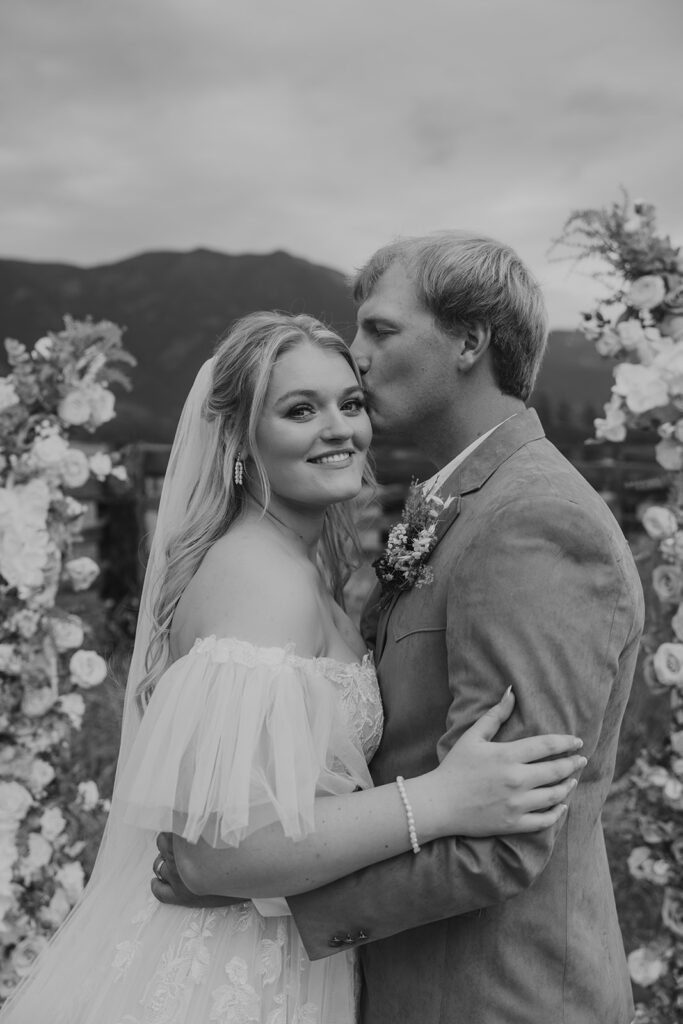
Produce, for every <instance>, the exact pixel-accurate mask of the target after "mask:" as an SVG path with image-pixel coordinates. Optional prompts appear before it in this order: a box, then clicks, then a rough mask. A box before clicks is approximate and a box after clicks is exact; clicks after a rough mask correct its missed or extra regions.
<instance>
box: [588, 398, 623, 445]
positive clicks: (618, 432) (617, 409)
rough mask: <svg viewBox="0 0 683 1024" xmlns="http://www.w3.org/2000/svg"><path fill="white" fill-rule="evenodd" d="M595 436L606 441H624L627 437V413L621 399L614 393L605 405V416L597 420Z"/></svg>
mask: <svg viewBox="0 0 683 1024" xmlns="http://www.w3.org/2000/svg"><path fill="white" fill-rule="evenodd" d="M594 426H595V436H596V437H597V438H600V439H602V440H605V441H623V440H624V438H625V437H626V413H625V412H624V410H623V409H622V407H621V399H620V398H619V396H618V395H613V396H612V398H611V399H610V400H609V402H607V404H606V405H605V416H604V418H602V419H601V418H598V419H596V420H595V424H594Z"/></svg>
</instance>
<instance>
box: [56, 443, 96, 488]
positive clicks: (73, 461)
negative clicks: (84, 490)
mask: <svg viewBox="0 0 683 1024" xmlns="http://www.w3.org/2000/svg"><path fill="white" fill-rule="evenodd" d="M59 474H60V476H61V478H62V480H63V482H64V485H65V487H70V488H72V489H75V488H76V487H83V485H84V484H86V483H87V482H88V480H89V478H90V465H89V463H88V458H87V456H86V455H85V454H84V453H83V452H82V451H80V449H78V448H69V450H68V452H67V454H66V455H65V456H64V458H63V459H62V461H61V462H60V464H59Z"/></svg>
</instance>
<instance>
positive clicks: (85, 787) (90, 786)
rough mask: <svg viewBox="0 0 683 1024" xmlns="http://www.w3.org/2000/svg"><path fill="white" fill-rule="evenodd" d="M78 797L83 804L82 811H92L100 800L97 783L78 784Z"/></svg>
mask: <svg viewBox="0 0 683 1024" xmlns="http://www.w3.org/2000/svg"><path fill="white" fill-rule="evenodd" d="M78 796H79V799H80V801H81V803H82V804H83V810H84V811H92V810H93V809H94V808H95V807H96V806H97V801H98V800H99V799H100V791H99V789H98V788H97V783H96V782H92V781H89V782H79V783H78Z"/></svg>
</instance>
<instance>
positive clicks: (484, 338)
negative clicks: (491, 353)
mask: <svg viewBox="0 0 683 1024" xmlns="http://www.w3.org/2000/svg"><path fill="white" fill-rule="evenodd" d="M456 345H457V352H456V366H457V368H458V369H459V370H460V372H461V373H469V371H470V370H471V369H472V368H473V367H474V366H476V364H477V363H478V362H479V361H480V360H481V359H482V357H483V356H484V355H485V354H486V352H488V350H489V347H490V345H491V328H490V327H489V325H488V324H473V326H471V327H463V329H462V332H461V333H460V334H459V335H458V337H457V339H456Z"/></svg>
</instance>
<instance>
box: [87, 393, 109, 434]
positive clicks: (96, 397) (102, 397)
mask: <svg viewBox="0 0 683 1024" xmlns="http://www.w3.org/2000/svg"><path fill="white" fill-rule="evenodd" d="M87 393H88V402H89V404H90V421H91V423H92V425H93V426H94V427H100V426H102V424H103V423H108V422H109V420H113V419H114V416H115V415H116V413H115V412H114V406H115V405H116V399H115V398H114V395H113V394H112V392H111V391H110V390H109V388H105V387H103V386H102V385H101V384H91V385H90V386H89V387H88V392H87Z"/></svg>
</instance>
